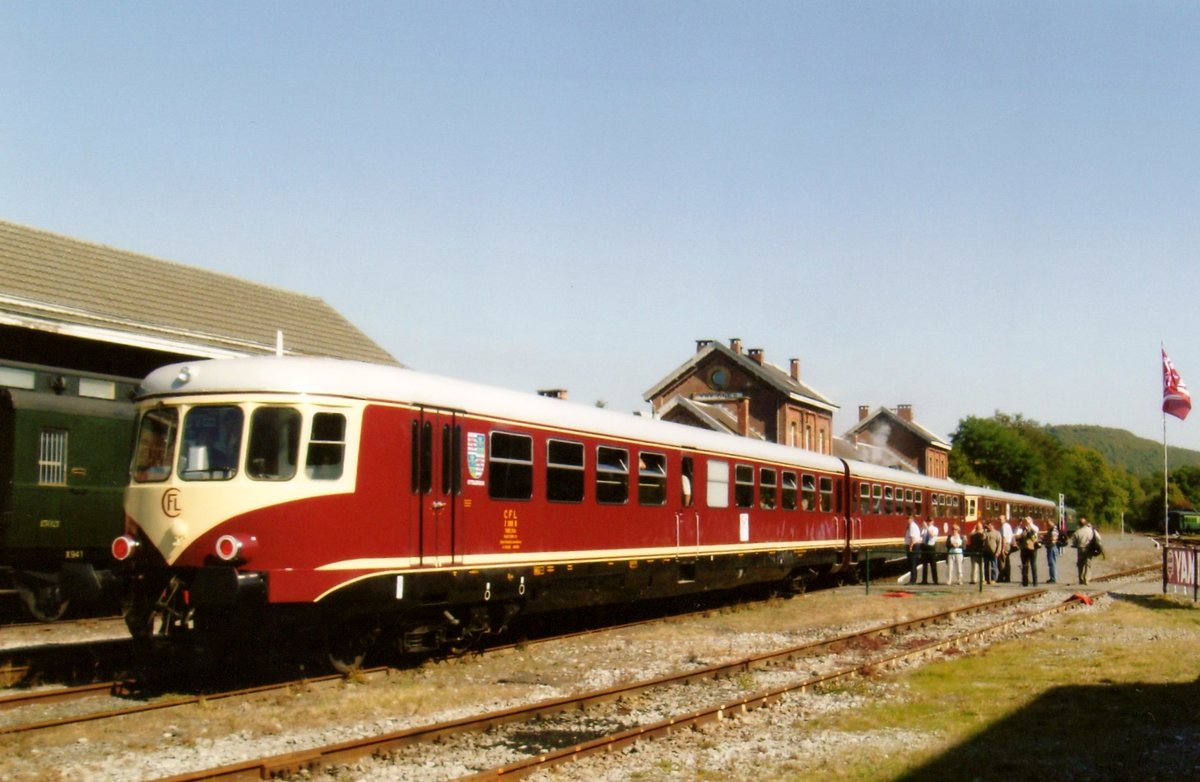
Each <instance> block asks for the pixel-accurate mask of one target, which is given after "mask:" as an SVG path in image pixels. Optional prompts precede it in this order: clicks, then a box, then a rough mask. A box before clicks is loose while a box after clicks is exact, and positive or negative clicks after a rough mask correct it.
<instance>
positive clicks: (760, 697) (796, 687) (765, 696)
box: [459, 590, 1108, 782]
mask: <svg viewBox="0 0 1200 782" xmlns="http://www.w3.org/2000/svg"><path fill="white" fill-rule="evenodd" d="M1107 591H1108V590H1103V591H1101V592H1096V593H1094V594H1093V595H1091V596H1089V599H1090V598H1092V597H1095V596H1098V595H1100V594H1104V593H1106V592H1107ZM1080 603H1081V601H1080V600H1079V599H1078V596H1077V595H1072V596H1071V597H1070V598H1068V599H1067V600H1066V601H1065V602H1063V603H1061V604H1059V605H1055V606H1050V607H1049V608H1045V609H1042V610H1040V611H1036V612H1034V613H1032V614H1026V615H1023V616H1019V617H1015V618H1013V619H1006V620H1004V621H1003V622H998V623H995V624H992V625H989V626H987V627H982V628H976V629H974V630H970V631H967V632H965V633H960V634H958V635H956V636H953V637H951V638H944V639H937V640H933V641H928V642H926V643H922V644H920V645H918V646H914V647H911V648H909V649H905V650H902V651H898V652H894V653H891V654H887V655H883V656H881V657H877V658H874V659H872V660H868V661H867V662H864V663H861V664H858V665H853V666H850V667H848V668H844V669H842V670H840V671H834V672H831V673H826V674H821V675H819V676H813V677H810V678H808V679H805V680H804V681H801V682H798V683H796V684H791V685H788V686H786V687H780V688H776V689H772V690H766V691H762V692H759V693H756V694H754V695H750V696H747V697H745V698H739V699H737V700H734V701H729V702H726V703H723V704H721V705H719V706H713V707H709V708H705V709H700V710H698V711H694V712H691V713H689V714H683V715H678V716H675V717H671V718H668V719H665V720H661V721H659V722H656V723H652V724H649V725H639V726H636V727H634V728H631V729H629V730H626V731H621V732H619V733H614V734H611V735H609V736H602V737H600V738H597V739H593V740H591V741H588V742H584V743H581V744H577V745H574V746H571V747H566V748H563V749H560V750H555V751H551V752H545V753H542V754H540V755H536V756H531V757H529V758H526V759H524V760H519V761H517V762H515V763H510V764H508V765H506V766H501V767H498V768H494V769H490V770H487V771H483V772H479V773H476V774H471V775H468V776H464V777H460V778H459V782H483V781H484V780H496V779H520V778H521V777H524V776H527V775H529V774H531V773H533V772H535V771H538V770H541V769H543V768H548V767H550V766H553V765H559V764H562V763H567V762H574V761H577V760H580V759H582V758H584V757H587V756H588V755H593V754H599V753H601V752H613V751H615V750H619V749H621V748H623V747H626V746H628V745H630V744H634V743H636V742H638V741H642V740H645V739H654V738H662V737H664V736H668V735H670V734H672V733H675V732H677V731H679V730H682V729H685V728H686V729H694V728H696V727H699V726H700V725H705V724H708V723H712V722H719V721H721V720H723V719H727V718H731V717H735V716H737V715H739V714H744V713H746V712H749V711H752V710H754V709H758V708H763V707H765V706H769V705H772V704H774V703H776V702H778V701H780V700H782V699H783V698H785V697H786V696H787V695H789V694H792V693H797V692H799V693H803V692H804V691H805V690H807V689H809V688H811V687H818V686H821V685H825V684H829V683H832V682H837V681H840V680H843V679H849V678H852V677H855V676H860V675H865V674H869V673H870V672H871V671H873V670H875V669H877V668H880V667H885V666H889V665H894V664H896V663H898V662H902V661H904V660H909V659H912V658H917V657H922V656H926V655H929V654H931V653H934V652H937V651H941V650H943V649H948V648H953V647H956V646H958V645H960V644H962V643H964V642H966V641H971V640H974V639H977V638H981V637H983V636H985V635H989V634H991V633H995V632H999V631H1001V630H1006V629H1008V628H1010V627H1013V626H1015V625H1019V624H1023V623H1026V622H1031V621H1034V620H1037V619H1040V618H1043V617H1046V616H1050V615H1053V614H1057V613H1061V612H1063V611H1067V610H1069V609H1071V608H1074V607H1076V606H1077V605H1079V604H1080Z"/></svg>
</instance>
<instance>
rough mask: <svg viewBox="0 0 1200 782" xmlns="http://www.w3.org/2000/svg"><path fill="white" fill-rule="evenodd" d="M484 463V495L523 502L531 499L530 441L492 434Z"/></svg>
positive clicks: (531, 460) (531, 456)
mask: <svg viewBox="0 0 1200 782" xmlns="http://www.w3.org/2000/svg"><path fill="white" fill-rule="evenodd" d="M488 453H489V460H488V496H489V497H491V498H492V499H493V500H527V499H529V498H530V497H532V496H533V438H532V437H529V436H528V435H523V434H510V433H508V432H492V436H491V444H490V450H489V452H488Z"/></svg>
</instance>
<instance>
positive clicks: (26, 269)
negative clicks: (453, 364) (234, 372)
mask: <svg viewBox="0 0 1200 782" xmlns="http://www.w3.org/2000/svg"><path fill="white" fill-rule="evenodd" d="M0 314H4V315H7V316H8V317H9V319H10V320H12V319H16V320H17V321H20V322H24V323H27V324H29V325H31V326H32V327H34V328H55V329H58V328H63V327H72V326H74V327H80V328H82V329H87V332H88V334H90V335H92V336H93V338H96V339H100V340H104V339H106V338H107V339H109V341H129V342H132V343H133V344H139V343H138V338H143V339H149V340H152V341H153V343H154V344H155V346H158V347H161V345H162V344H177V345H180V346H193V347H195V348H196V349H197V351H198V354H200V355H220V354H235V355H256V354H262V353H273V352H274V350H275V341H276V331H277V330H281V331H282V332H283V335H284V348H285V350H286V352H287V353H291V354H299V355H309V356H332V357H338V358H349V359H356V360H360V361H369V362H374V363H382V364H392V365H395V364H399V362H398V361H397V360H396V359H395V358H393V357H392V356H391V355H390V354H389V353H388V352H387V351H385V350H384V349H383V348H381V347H380V346H379V345H377V344H376V343H375V342H374V341H372V340H371V339H370V338H369V337H368V336H367V335H366V334H364V333H363V332H361V331H359V330H358V329H357V328H356V327H355V326H354V325H353V324H352V323H350V322H349V321H348V320H346V319H345V318H344V317H342V316H341V314H339V313H338V312H337V311H336V310H334V309H333V308H332V307H330V306H329V305H328V304H326V303H325V302H324V301H322V300H321V299H319V298H316V297H313V296H306V295H303V294H299V293H294V292H292V291H286V290H282V289H280V288H273V287H271V286H268V285H261V284H258V283H254V282H249V281H247V280H242V279H238V278H236V277H231V276H229V275H225V274H218V273H216V272H211V271H206V270H204V269H198V268H196V267H193V266H186V265H184V264H180V263H175V262H173V261H164V260H160V259H158V258H152V257H149V256H146V255H139V254H137V253H132V252H128V251H125V250H117V249H113V248H111V247H106V246H104V245H100V244H93V243H91V242H85V241H80V240H78V239H72V238H69V237H65V236H60V235H57V234H52V233H49V232H47V231H42V230H39V229H35V228H28V227H25V226H21V225H16V224H14V223H9V222H4V221H0ZM96 335H99V336H96ZM181 352H186V351H183V350H181Z"/></svg>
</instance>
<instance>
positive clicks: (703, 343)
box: [696, 339, 712, 353]
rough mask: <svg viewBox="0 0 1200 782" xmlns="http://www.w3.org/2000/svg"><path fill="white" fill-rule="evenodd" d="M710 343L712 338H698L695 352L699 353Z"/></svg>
mask: <svg viewBox="0 0 1200 782" xmlns="http://www.w3.org/2000/svg"><path fill="white" fill-rule="evenodd" d="M711 344H712V340H711V339H698V340H696V352H697V353H699V352H700V351H701V350H704V349H705V348H706V347H708V346H709V345H711Z"/></svg>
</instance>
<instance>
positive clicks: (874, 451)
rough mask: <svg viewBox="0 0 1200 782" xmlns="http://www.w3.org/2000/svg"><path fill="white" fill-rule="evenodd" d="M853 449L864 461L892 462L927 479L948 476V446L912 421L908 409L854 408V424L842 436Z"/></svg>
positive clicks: (910, 406)
mask: <svg viewBox="0 0 1200 782" xmlns="http://www.w3.org/2000/svg"><path fill="white" fill-rule="evenodd" d="M843 437H844V439H845V440H846V441H847V442H848V443H850V444H852V445H853V446H854V447H856V448H858V449H860V450H863V451H864V452H865V454H866V455H865V456H863V455H860V456H858V457H856V458H862V459H863V460H864V461H873V462H876V463H880V464H883V463H886V462H889V461H890V462H892V464H890V466H901V464H903V465H904V467H903V468H904V469H910V470H914V471H916V472H920V473H923V474H925V475H928V476H930V477H931V478H948V477H949V475H950V448H951V446H950V444H949V443H947V442H946V441H945V440H943V439H942V438H940V437H938V436H937V435H936V434H934V433H933V432H931V431H930V430H929V429H926V428H925V427H924V426H921V425H920V424H919V423H917V422H916V421H915V420H914V419H913V409H912V405H899V406H897V407H896V409H894V410H891V409H888V408H886V407H879V408H876V409H875V410H873V411H872V410H871V408H870V407H869V406H867V405H862V406H860V407H859V408H858V423H857V424H856V425H855V426H853V427H851V428H850V429H849V430H848V431H847V432H846V433H845V434H844V435H843Z"/></svg>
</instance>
